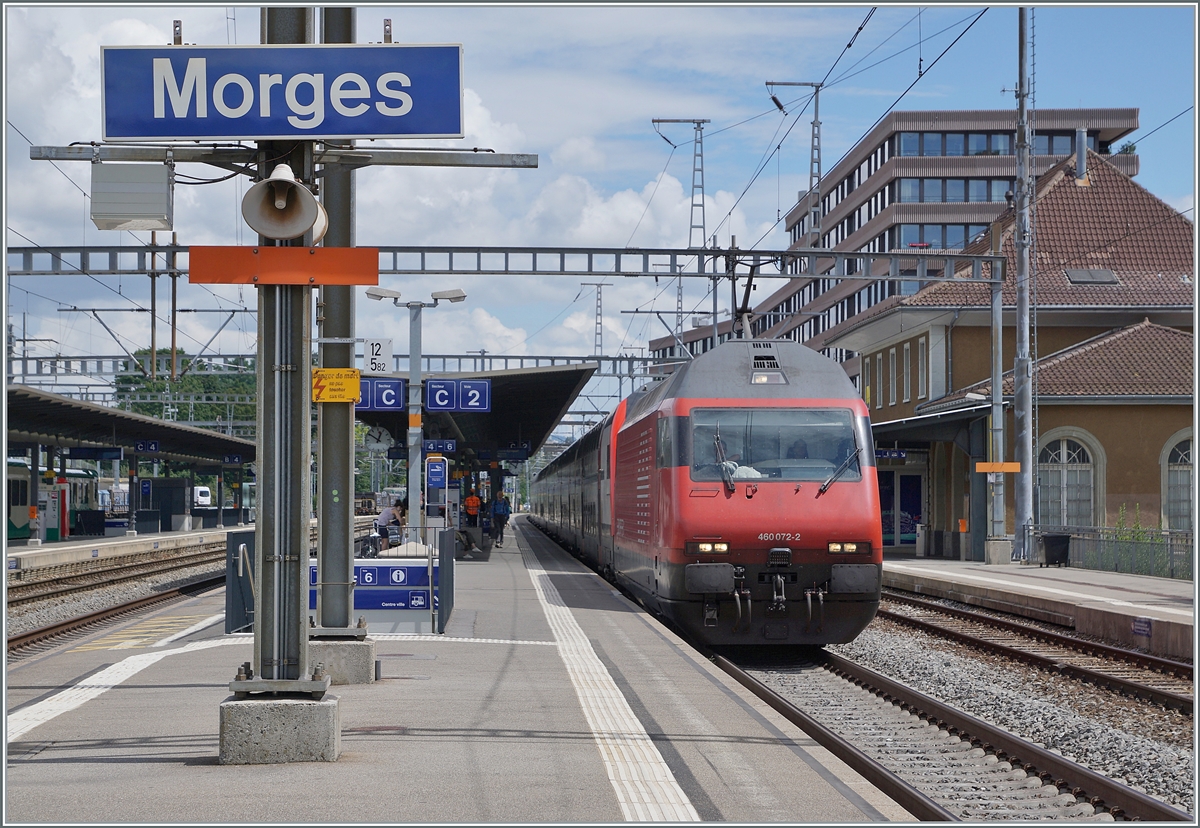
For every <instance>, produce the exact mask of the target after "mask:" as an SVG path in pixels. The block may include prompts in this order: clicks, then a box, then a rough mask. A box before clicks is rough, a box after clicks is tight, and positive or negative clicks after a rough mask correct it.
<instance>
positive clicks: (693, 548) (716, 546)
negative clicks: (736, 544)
mask: <svg viewBox="0 0 1200 828" xmlns="http://www.w3.org/2000/svg"><path fill="white" fill-rule="evenodd" d="M687 551H688V553H689V554H692V555H697V554H699V555H713V554H717V555H720V554H724V553H725V552H728V551H729V544H728V543H713V542H710V541H703V542H699V543H697V542H695V541H692V542H689V543H688V545H687Z"/></svg>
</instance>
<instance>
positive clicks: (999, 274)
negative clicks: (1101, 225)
mask: <svg viewBox="0 0 1200 828" xmlns="http://www.w3.org/2000/svg"><path fill="white" fill-rule="evenodd" d="M8 253H9V262H10V267H9V275H10V276H14V277H19V276H54V275H70V274H79V273H81V272H86V273H89V274H90V275H135V274H138V273H145V272H146V262H147V260H148V257H151V256H153V255H155V254H159V255H165V254H170V255H171V256H172V258H171V261H173V262H174V263H175V265H176V267H178V268H179V269H180V271H181V272H186V270H187V266H188V255H187V248H186V247H183V246H173V245H170V246H158V247H155V248H149V247H132V246H126V247H104V248H97V247H92V248H85V247H44V248H43V247H11V248H9V251H8ZM1004 268H1005V259H1004V257H1003V256H1001V255H999V254H997V253H988V254H976V253H972V254H967V253H962V252H957V251H936V252H935V251H921V252H908V251H887V252H880V253H873V252H865V251H857V252H855V251H833V250H827V249H822V248H793V249H790V250H781V251H763V250H742V249H739V248H737V247H734V246H731V247H729V248H726V249H722V248H716V247H713V248H703V249H699V250H697V249H691V248H655V249H651V248H606V247H590V248H579V247H535V246H527V247H482V246H477V245H457V246H455V245H443V246H415V245H413V246H395V247H380V248H379V273H380V275H381V276H438V275H452V276H455V277H457V278H462V277H469V276H489V277H494V276H540V277H559V278H569V279H572V280H579V279H585V278H590V279H595V280H598V281H602V280H603V279H604V278H606V277H624V278H642V277H650V278H653V277H655V276H660V275H661V274H662V272H663V270H664V269H668V270H669V272H671V273H675V274H677V275H678V276H679V277H680V278H703V279H708V280H710V281H712V283H713V285H714V295H715V288H716V286H717V285H718V284H719V283H720V281H721V280H722V279H728V280H729V281H730V287H731V288H732V289H735V290H736V287H737V283H738V280H739V279H750V278H754V279H780V278H784V279H793V278H814V277H820V278H823V279H831V280H836V281H842V280H853V281H893V280H900V279H905V280H911V281H917V282H944V281H959V282H967V283H976V284H979V285H981V286H982V285H987V286H988V288H989V291H990V295H991V327H992V331H991V341H992V348H993V352H994V353H993V359H992V371H991V374H992V377H991V381H992V389H993V391H992V400H991V419H992V423H991V432H992V446H991V449H992V452H991V454H992V457H993V458H994V459H995V460H997V461H1000V460H1003V458H1004V456H1005V454H1004V445H1005V438H1004V430H1003V427H1002V424H1003V422H1004V418H1003V392H1002V389H1003V383H1002V369H1003V366H1002V363H1001V360H1000V358H999V354H1000V340H1001V326H1002V324H1003V313H1002V309H1003V306H1002V299H1001V291H1000V287H1001V285H1002V284H1003V281H1004ZM668 327H669V326H668ZM742 335H743V336H748V335H749V331H748V330H744V331H743V334H742ZM39 359H40V358H39ZM394 359H395V360H396V362H397V366H398V365H399V363H400V360H406V359H407V357H406V356H404V355H396V356H395V357H394ZM530 359H533V360H551V363H550V364H553V362H552V361H553V360H555V359H560V360H561V359H571V357H566V358H563V357H505V356H502V355H500V356H497V355H491V354H489V355H486V357H485V356H484V355H480V354H472V355H467V356H462V357H459V356H429V357H424V356H423V357H422V363H423V368H424V370H426V371H430V372H438V371H442V372H447V373H449V372H464V371H472V370H479V371H486V370H494V369H495V368H496V367H497V366H503V367H512V360H519V361H520V362H519V364H520V366H521V367H525V366H527V365H528V363H527V362H526V360H530ZM576 359H586V360H591V361H598V362H600V363H601V365H602V371H601V372H599V374H598V375H601V376H605V375H612V376H617V377H629V378H631V379H632V378H633V377H635V376H653V375H654V374H655V373H656V368H655V365H656V361H654V360H647V359H642V358H636V357H597V356H590V357H576ZM31 361H32V358H31ZM467 361H470V362H471V367H470V368H468V367H466V364H467ZM18 362H20V361H19V360H18ZM37 364H38V365H39V366H40V365H43V364H44V363H42V362H38V363H37ZM537 364H545V363H537ZM635 365H636V366H637V368H636V369H635V367H634V366H635ZM451 366H453V367H451ZM485 366H486V367H485ZM609 366H610V367H611V374H606V373H604V372H603V368H604V367H609ZM622 366H623V367H622ZM23 370H25V369H24V368H23ZM658 370H663V369H661V368H660V369H658ZM663 372H664V373H665V370H664V371H663ZM18 375H19V374H18ZM1018 474H1019V476H1024V475H1031V474H1032V465H1031V464H1023V465H1022V468H1021V471H1020V472H1019V473H1018ZM992 491H993V496H992V501H993V527H992V530H993V533H994V534H995V533H999V532H1002V529H1000V528H998V527H1003V522H1002V521H1003V516H1004V514H1005V510H1004V482H1003V475H995V480H994V482H993V490H992Z"/></svg>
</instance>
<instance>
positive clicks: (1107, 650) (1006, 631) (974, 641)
mask: <svg viewBox="0 0 1200 828" xmlns="http://www.w3.org/2000/svg"><path fill="white" fill-rule="evenodd" d="M889 605H890V606H889ZM878 617H881V618H887V619H889V620H891V621H895V622H897V623H900V624H904V625H906V626H909V627H913V628H916V629H919V630H921V631H922V632H926V633H930V634H933V635H938V636H941V637H943V638H949V639H952V640H955V641H959V642H962V643H964V644H967V645H968V646H970V647H974V648H977V649H984V650H988V651H990V652H994V653H999V654H1000V655H1002V656H1005V657H1007V658H1012V659H1016V660H1019V661H1023V662H1025V663H1027V664H1031V665H1033V666H1036V667H1039V668H1041V669H1044V670H1049V671H1053V672H1056V673H1059V674H1061V675H1064V676H1068V677H1070V678H1074V679H1078V680H1081V681H1086V682H1089V683H1091V684H1094V685H1096V686H1099V687H1105V688H1108V689H1110V690H1113V691H1115V692H1118V693H1121V694H1124V695H1127V696H1132V697H1134V698H1138V699H1143V700H1145V701H1148V702H1151V703H1154V704H1160V705H1162V706H1164V707H1168V708H1172V709H1175V710H1179V711H1181V712H1183V713H1185V714H1186V715H1189V716H1190V715H1192V710H1193V701H1194V696H1195V690H1194V683H1193V668H1192V665H1190V664H1184V663H1182V662H1177V661H1171V660H1169V659H1164V658H1159V657H1157V656H1152V655H1147V654H1145V653H1139V652H1137V651H1134V650H1125V649H1121V648H1119V647H1112V646H1109V645H1106V644H1100V643H1096V642H1091V641H1083V640H1081V639H1077V638H1072V637H1070V636H1066V635H1061V634H1059V633H1055V632H1051V631H1049V630H1045V629H1041V628H1039V627H1036V626H1031V625H1029V624H1022V623H1019V622H1014V621H1008V620H1005V619H1002V618H995V617H992V616H989V615H984V614H981V613H977V612H972V611H970V610H963V609H957V608H954V607H949V606H945V605H943V604H936V603H933V602H931V601H926V600H922V599H920V598H913V597H909V596H906V595H898V594H895V593H891V592H889V593H885V594H884V596H883V603H882V604H881V606H880V609H879V612H878Z"/></svg>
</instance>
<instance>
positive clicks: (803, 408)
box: [610, 396, 883, 645]
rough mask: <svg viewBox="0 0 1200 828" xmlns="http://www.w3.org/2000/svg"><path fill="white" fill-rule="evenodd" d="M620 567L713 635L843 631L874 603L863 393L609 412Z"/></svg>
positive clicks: (709, 638) (869, 451) (810, 639)
mask: <svg viewBox="0 0 1200 828" xmlns="http://www.w3.org/2000/svg"><path fill="white" fill-rule="evenodd" d="M613 425H614V426H615V428H616V429H617V434H616V439H615V441H613V442H614V443H615V445H614V446H613V449H612V452H613V455H612V461H613V463H612V469H613V470H614V474H613V475H612V476H611V478H610V479H611V485H612V488H611V493H612V503H613V514H612V517H613V520H612V524H611V532H612V540H613V545H614V546H613V558H614V567H613V569H614V571H615V572H616V574H617V575H618V579H619V580H620V581H622V582H623V583H624V584H625V585H626V586H627V587H628V588H630V589H631V590H632V591H633V592H634V593H635V594H636V595H638V597H639V598H640V599H641V600H642V602H643V603H645V604H646V605H647V606H649V607H651V608H653V609H655V610H657V611H659V612H661V613H662V614H663V615H665V616H667V617H669V618H671V619H672V621H674V623H676V624H677V625H679V626H680V627H682V628H684V629H685V630H686V631H687V632H688V633H690V634H691V635H693V636H695V637H696V638H698V639H700V640H703V641H705V642H707V643H709V644H717V645H747V644H761V645H769V644H798V645H822V644H827V643H842V642H846V641H850V640H852V639H853V638H854V637H855V636H857V635H858V634H859V633H860V632H861V631H862V630H863V629H864V628H865V627H866V626H867V624H868V623H869V622H870V621H871V619H872V618H873V617H874V615H875V612H876V610H877V609H878V606H879V593H880V583H881V576H882V561H883V557H882V528H881V521H880V513H879V490H878V483H877V478H876V469H875V464H874V449H873V445H872V442H871V437H870V424H869V419H868V412H867V408H866V405H865V404H864V403H863V401H862V400H861V399H859V398H858V397H857V396H854V397H852V398H847V397H846V396H837V397H833V398H813V397H795V398H787V397H774V398H755V397H753V396H737V397H711V398H696V397H686V398H682V397H681V398H674V399H664V400H662V401H661V403H660V404H659V405H658V406H656V407H655V410H653V411H645V412H643V413H642V416H640V417H638V418H637V420H636V421H634V422H625V423H622V422H615V423H614V424H613Z"/></svg>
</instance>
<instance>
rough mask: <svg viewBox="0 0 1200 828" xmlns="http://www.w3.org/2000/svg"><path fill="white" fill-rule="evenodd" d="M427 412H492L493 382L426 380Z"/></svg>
mask: <svg viewBox="0 0 1200 828" xmlns="http://www.w3.org/2000/svg"><path fill="white" fill-rule="evenodd" d="M425 410H426V411H481V412H488V411H491V410H492V381H491V380H486V379H485V380H452V379H443V380H426V381H425ZM451 451H453V449H451Z"/></svg>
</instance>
